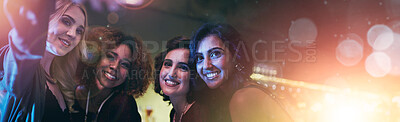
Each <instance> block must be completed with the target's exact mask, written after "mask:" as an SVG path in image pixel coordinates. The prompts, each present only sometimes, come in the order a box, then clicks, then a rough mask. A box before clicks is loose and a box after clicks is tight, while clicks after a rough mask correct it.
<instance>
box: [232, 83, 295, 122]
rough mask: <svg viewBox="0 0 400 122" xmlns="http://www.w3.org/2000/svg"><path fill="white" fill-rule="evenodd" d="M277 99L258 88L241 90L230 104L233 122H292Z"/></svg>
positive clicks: (235, 94)
mask: <svg viewBox="0 0 400 122" xmlns="http://www.w3.org/2000/svg"><path fill="white" fill-rule="evenodd" d="M276 99H277V98H274V97H273V96H272V95H271V94H268V93H267V92H265V91H263V90H262V89H260V88H257V87H247V88H242V89H239V90H238V91H236V92H235V93H234V95H233V96H232V99H231V101H230V104H229V110H230V113H231V116H232V120H237V121H244V120H253V119H254V118H257V120H254V121H260V120H262V121H291V119H290V117H289V116H288V115H287V113H286V111H285V110H284V109H283V108H282V107H281V105H280V104H279V103H278V102H277V100H276Z"/></svg>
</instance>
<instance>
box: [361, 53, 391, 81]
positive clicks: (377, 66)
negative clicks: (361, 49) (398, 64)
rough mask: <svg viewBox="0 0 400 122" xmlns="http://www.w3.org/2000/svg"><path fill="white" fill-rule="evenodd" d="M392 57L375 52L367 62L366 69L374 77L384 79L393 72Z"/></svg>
mask: <svg viewBox="0 0 400 122" xmlns="http://www.w3.org/2000/svg"><path fill="white" fill-rule="evenodd" d="M391 67H392V65H391V60H390V57H389V56H388V55H387V54H386V53H383V52H373V53H372V54H371V55H369V56H368V57H367V59H366V61H365V69H366V70H367V72H368V73H369V74H370V75H371V76H373V77H383V76H385V75H386V74H388V73H389V72H390V70H391Z"/></svg>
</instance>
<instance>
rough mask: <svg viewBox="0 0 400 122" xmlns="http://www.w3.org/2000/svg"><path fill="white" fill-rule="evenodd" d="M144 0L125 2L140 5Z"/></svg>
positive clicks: (126, 0)
mask: <svg viewBox="0 0 400 122" xmlns="http://www.w3.org/2000/svg"><path fill="white" fill-rule="evenodd" d="M143 1H144V0H125V3H126V4H131V5H141V4H143Z"/></svg>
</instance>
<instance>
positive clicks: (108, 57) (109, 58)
mask: <svg viewBox="0 0 400 122" xmlns="http://www.w3.org/2000/svg"><path fill="white" fill-rule="evenodd" d="M106 57H107V59H108V60H110V61H114V60H115V57H114V55H112V54H111V53H107V54H106Z"/></svg>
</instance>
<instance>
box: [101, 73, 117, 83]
mask: <svg viewBox="0 0 400 122" xmlns="http://www.w3.org/2000/svg"><path fill="white" fill-rule="evenodd" d="M103 74H104V76H105V77H106V78H107V79H108V80H111V81H114V80H117V77H116V76H115V75H112V74H111V73H109V72H106V71H103Z"/></svg>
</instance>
